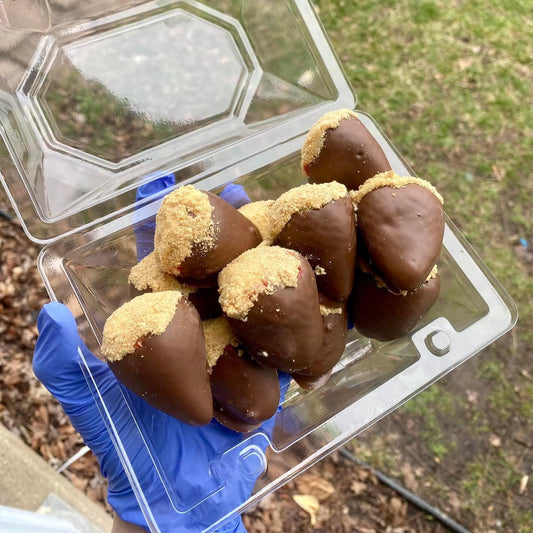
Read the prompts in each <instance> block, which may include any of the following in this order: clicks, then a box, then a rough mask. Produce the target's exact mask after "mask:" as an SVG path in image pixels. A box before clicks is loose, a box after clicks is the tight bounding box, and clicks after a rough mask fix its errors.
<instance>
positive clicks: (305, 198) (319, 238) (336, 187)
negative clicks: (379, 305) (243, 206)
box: [269, 181, 356, 302]
mask: <svg viewBox="0 0 533 533" xmlns="http://www.w3.org/2000/svg"><path fill="white" fill-rule="evenodd" d="M269 216H270V221H271V222H270V226H271V228H272V234H273V235H275V237H276V242H277V244H279V245H280V246H283V247H285V248H290V249H292V250H296V251H297V252H300V253H301V254H302V255H303V256H304V257H305V258H306V259H307V260H308V261H309V264H310V265H311V267H312V268H313V270H314V272H315V276H316V282H317V286H318V290H319V292H320V293H322V294H324V295H325V296H326V297H327V298H329V299H330V300H332V301H335V302H341V301H344V300H346V299H347V298H348V296H349V295H350V291H351V289H352V283H353V272H354V268H355V252H356V230H355V215H354V208H353V204H352V202H351V200H350V197H349V195H348V190H347V189H346V187H345V186H344V185H342V184H340V183H337V182H336V181H333V182H331V183H322V184H306V185H301V186H300V187H295V188H294V189H290V190H288V191H287V192H285V193H284V194H282V195H281V196H280V197H279V198H278V199H277V200H276V201H275V202H274V205H273V206H272V208H271V209H270V213H269Z"/></svg>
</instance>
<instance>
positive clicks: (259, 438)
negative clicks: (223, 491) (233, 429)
mask: <svg viewBox="0 0 533 533" xmlns="http://www.w3.org/2000/svg"><path fill="white" fill-rule="evenodd" d="M269 444H270V442H269V439H268V438H267V436H266V435H265V434H264V433H255V434H253V435H251V436H250V437H248V438H245V439H244V440H243V441H242V442H240V443H239V444H237V445H236V446H234V447H233V448H231V449H229V450H227V451H226V452H225V453H223V454H222V456H221V457H220V458H219V460H218V461H217V463H218V465H217V467H218V469H219V470H220V471H221V473H226V474H229V473H235V472H239V474H240V475H241V476H242V477H244V478H248V479H256V478H257V477H258V476H260V475H261V474H262V473H263V472H264V471H265V470H266V468H267V459H266V456H265V450H266V449H267V448H268V446H269ZM225 477H226V476H225ZM226 479H227V477H226Z"/></svg>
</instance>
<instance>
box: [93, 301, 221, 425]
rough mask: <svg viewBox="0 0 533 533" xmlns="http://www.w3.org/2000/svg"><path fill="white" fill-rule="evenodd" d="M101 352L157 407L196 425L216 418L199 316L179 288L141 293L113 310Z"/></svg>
mask: <svg viewBox="0 0 533 533" xmlns="http://www.w3.org/2000/svg"><path fill="white" fill-rule="evenodd" d="M102 354H103V355H104V356H105V357H106V358H107V361H108V364H109V367H110V368H111V370H112V371H113V373H114V374H115V375H116V377H117V379H118V380H119V381H120V382H122V383H123V384H124V385H126V387H128V389H130V390H131V391H132V392H134V393H135V394H137V395H138V396H140V397H141V398H143V399H144V400H146V401H147V402H148V403H149V404H150V405H152V406H153V407H155V408H156V409H159V410H160V411H163V412H164V413H167V414H169V415H170V416H172V417H174V418H177V419H178V420H181V421H182V422H185V423H186V424H190V425H193V426H198V425H204V424H208V423H209V422H210V421H211V419H212V418H213V399H212V396H211V386H210V383H209V374H208V365H207V359H206V350H205V341H204V334H203V330H202V326H201V323H200V317H199V315H198V312H197V311H196V309H195V308H194V307H193V306H192V305H191V304H190V303H189V301H188V300H187V299H186V298H185V297H184V296H183V295H182V294H181V293H180V292H179V291H164V292H158V293H146V294H142V295H140V296H137V297H136V298H134V299H133V300H131V301H130V302H127V303H125V304H124V305H122V306H121V307H119V308H118V309H117V310H116V311H114V312H113V313H112V314H111V316H110V317H109V318H108V319H107V321H106V323H105V326H104V331H103V343H102Z"/></svg>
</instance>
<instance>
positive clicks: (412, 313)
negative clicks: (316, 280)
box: [349, 267, 440, 341]
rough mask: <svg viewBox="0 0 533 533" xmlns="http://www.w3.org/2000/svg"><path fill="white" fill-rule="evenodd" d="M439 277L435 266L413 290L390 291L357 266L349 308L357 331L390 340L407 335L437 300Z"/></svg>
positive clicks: (375, 337)
mask: <svg viewBox="0 0 533 533" xmlns="http://www.w3.org/2000/svg"><path fill="white" fill-rule="evenodd" d="M439 292H440V279H439V276H438V273H437V268H436V267H434V268H433V270H432V272H431V274H430V276H429V277H428V279H427V280H426V281H424V282H423V283H422V285H421V286H420V287H418V288H417V289H415V290H414V291H407V292H405V291H404V292H401V293H396V294H395V293H392V292H391V291H390V290H388V289H387V287H386V285H385V284H384V283H383V282H382V281H381V280H379V279H376V277H375V276H374V275H373V274H371V273H364V272H362V271H361V270H359V269H357V271H356V274H355V280H354V288H353V293H352V296H351V298H350V301H349V310H350V315H351V317H352V320H353V323H354V326H355V328H356V329H357V331H358V332H359V333H360V334H361V335H364V336H365V337H369V338H372V339H377V340H379V341H391V340H394V339H398V338H400V337H403V336H404V335H407V333H409V332H410V331H412V330H413V329H414V328H415V327H416V325H417V324H418V322H419V321H420V320H421V319H422V318H423V317H424V315H425V314H426V313H427V312H428V311H429V310H430V309H431V307H432V306H433V304H434V303H435V302H436V301H437V298H438V297H439Z"/></svg>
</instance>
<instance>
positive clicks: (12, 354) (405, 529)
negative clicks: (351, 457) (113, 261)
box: [0, 196, 448, 533]
mask: <svg viewBox="0 0 533 533" xmlns="http://www.w3.org/2000/svg"><path fill="white" fill-rule="evenodd" d="M0 209H2V211H5V212H7V213H9V214H12V212H11V211H10V208H9V207H8V206H7V201H6V200H5V198H3V197H1V196H0ZM38 253H39V248H38V247H37V246H35V245H33V244H32V243H31V242H30V241H29V240H28V239H27V238H26V236H25V235H24V233H23V231H22V228H21V226H20V224H19V223H18V222H17V220H16V219H14V218H12V219H10V220H9V219H8V218H6V217H5V216H4V215H2V216H0V423H2V424H3V425H4V426H6V427H7V428H8V429H9V430H11V431H12V432H13V433H14V434H16V435H17V436H18V437H19V438H20V439H21V440H22V441H23V442H24V443H25V444H27V445H28V446H30V447H31V448H32V449H33V450H34V451H35V452H36V453H38V454H40V455H41V456H42V457H43V458H44V459H45V460H46V461H47V462H48V463H49V464H50V465H51V466H52V467H54V468H58V467H59V466H60V465H62V464H63V463H64V462H65V461H66V460H67V459H69V458H70V457H72V456H73V455H74V454H75V453H76V452H77V451H78V450H80V449H81V448H82V447H83V441H82V439H81V437H80V436H79V434H78V433H77V432H76V431H75V430H74V428H73V427H72V426H71V425H70V423H69V420H68V418H67V417H66V415H65V414H64V412H63V410H62V409H61V407H60V406H59V404H58V402H57V401H56V400H55V399H54V398H53V397H52V396H51V395H50V394H49V393H48V391H47V390H46V389H45V388H44V387H43V386H42V385H41V384H40V383H39V381H38V380H37V379H36V378H35V376H34V375H33V372H32V368H31V359H32V354H33V349H34V346H35V341H36V339H37V335H38V332H37V328H36V320H37V316H38V313H39V310H40V308H41V307H42V306H43V304H45V303H46V302H47V301H48V296H47V294H46V291H45V289H44V286H43V283H42V281H41V278H40V276H39V273H38V272H37V268H36V260H37V255H38ZM63 475H65V476H66V477H68V479H70V481H71V482H72V484H73V485H74V486H75V487H77V488H79V489H80V490H82V491H83V492H85V494H86V495H87V496H88V497H89V498H90V499H91V500H93V501H96V502H99V503H101V504H102V505H103V506H106V508H107V509H108V511H109V512H111V510H110V508H109V506H108V505H107V504H106V501H105V498H106V483H105V479H104V478H103V477H102V475H101V474H100V471H99V469H98V464H97V461H96V459H95V457H94V456H93V455H92V454H90V453H88V454H86V455H84V456H83V457H82V458H80V459H78V460H77V461H76V462H74V463H73V464H72V465H71V466H70V467H69V468H68V469H66V470H65V471H64V474H63ZM244 523H245V525H246V527H247V529H248V531H249V532H250V533H267V532H268V533H281V532H283V533H287V532H297V531H313V532H317V533H321V532H328V533H336V532H339V533H340V532H358V533H377V532H387V533H444V532H446V531H448V529H446V528H445V527H444V526H442V525H441V524H440V523H438V522H435V521H434V520H432V519H431V518H430V517H428V516H427V515H425V514H424V513H423V512H421V511H419V510H418V509H417V508H416V507H413V506H411V505H410V504H408V503H407V502H406V501H404V500H402V499H401V498H400V497H399V496H398V495H397V494H396V493H395V492H394V491H393V490H391V489H390V488H388V487H386V486H385V485H382V484H381V483H380V482H379V481H378V480H377V479H376V478H375V476H374V475H373V474H372V472H371V471H369V470H368V469H366V468H363V467H360V466H357V465H354V464H353V463H351V462H350V461H348V460H347V459H346V458H344V457H342V456H340V455H339V454H338V453H335V454H333V455H331V456H330V457H328V458H327V459H325V460H323V461H321V462H320V463H319V464H317V465H316V466H314V467H313V468H311V469H310V470H309V471H308V472H306V473H304V474H303V475H301V476H300V477H298V478H297V479H296V480H295V481H292V482H290V483H288V484H287V485H285V486H284V487H282V488H281V489H280V490H278V491H277V492H276V493H274V494H272V495H270V496H268V497H267V498H265V499H264V500H263V501H261V502H260V503H259V504H258V505H257V506H256V507H255V508H254V509H252V510H251V511H249V512H248V513H246V515H245V516H244Z"/></svg>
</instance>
